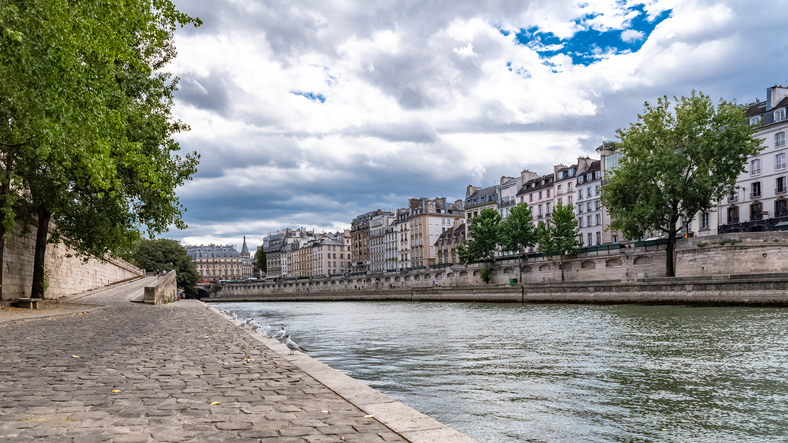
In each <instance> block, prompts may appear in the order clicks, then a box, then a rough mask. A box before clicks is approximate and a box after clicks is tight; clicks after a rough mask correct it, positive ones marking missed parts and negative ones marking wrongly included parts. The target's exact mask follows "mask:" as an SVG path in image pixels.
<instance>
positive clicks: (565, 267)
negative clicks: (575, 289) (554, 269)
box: [558, 263, 572, 271]
mask: <svg viewBox="0 0 788 443" xmlns="http://www.w3.org/2000/svg"><path fill="white" fill-rule="evenodd" d="M558 269H562V270H564V271H571V270H572V263H564V264H559V265H558Z"/></svg>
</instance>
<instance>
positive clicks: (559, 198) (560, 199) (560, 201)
mask: <svg viewBox="0 0 788 443" xmlns="http://www.w3.org/2000/svg"><path fill="white" fill-rule="evenodd" d="M558 204H559V205H562V206H563V204H564V202H563V199H562V198H561V197H558Z"/></svg>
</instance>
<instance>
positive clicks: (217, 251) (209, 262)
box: [186, 244, 251, 281]
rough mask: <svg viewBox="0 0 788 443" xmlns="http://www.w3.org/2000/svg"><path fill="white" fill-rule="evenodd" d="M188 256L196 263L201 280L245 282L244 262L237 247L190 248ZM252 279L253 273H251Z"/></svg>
mask: <svg viewBox="0 0 788 443" xmlns="http://www.w3.org/2000/svg"><path fill="white" fill-rule="evenodd" d="M186 254H187V255H188V256H189V258H190V259H191V261H192V262H193V263H194V267H195V268H196V270H197V274H198V275H199V278H200V280H210V281H218V280H243V279H245V278H248V277H245V276H244V261H243V260H242V259H241V254H240V253H239V252H238V250H237V249H235V245H213V244H211V245H200V246H189V247H187V248H186ZM249 277H251V271H250V273H249Z"/></svg>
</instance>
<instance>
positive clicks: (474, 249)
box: [457, 208, 501, 263]
mask: <svg viewBox="0 0 788 443" xmlns="http://www.w3.org/2000/svg"><path fill="white" fill-rule="evenodd" d="M500 223H501V214H499V213H498V211H496V210H495V209H491V208H486V209H483V210H482V212H480V213H479V216H478V217H474V218H473V219H471V224H470V226H468V235H469V236H470V237H471V238H470V239H469V240H466V241H465V243H463V244H462V245H460V246H459V247H458V249H457V256H458V258H459V260H460V261H461V262H462V263H479V262H492V261H493V260H494V259H495V255H494V253H495V249H496V247H497V246H498V232H499V230H498V226H499V225H500Z"/></svg>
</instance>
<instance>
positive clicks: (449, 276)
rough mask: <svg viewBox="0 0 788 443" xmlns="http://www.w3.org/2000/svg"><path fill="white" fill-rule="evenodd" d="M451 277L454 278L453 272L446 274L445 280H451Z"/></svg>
mask: <svg viewBox="0 0 788 443" xmlns="http://www.w3.org/2000/svg"><path fill="white" fill-rule="evenodd" d="M452 277H454V273H453V272H449V273H448V274H446V278H452Z"/></svg>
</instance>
